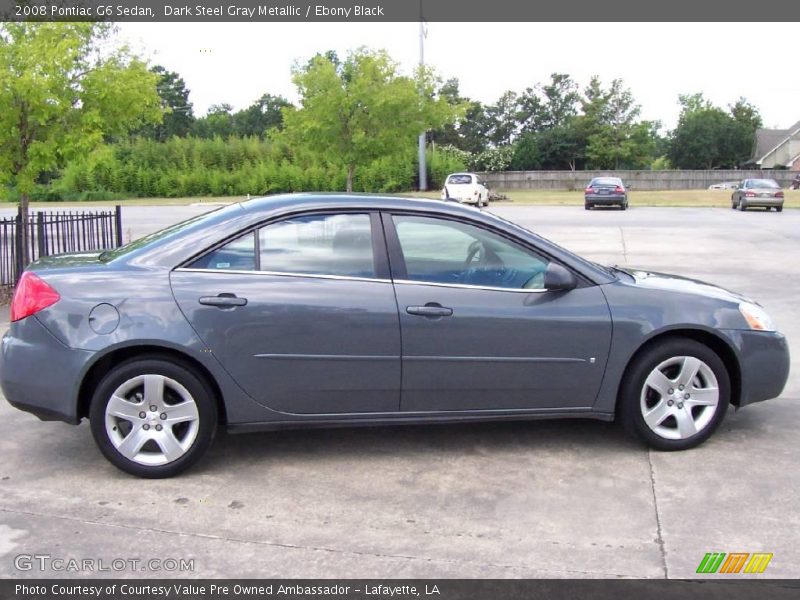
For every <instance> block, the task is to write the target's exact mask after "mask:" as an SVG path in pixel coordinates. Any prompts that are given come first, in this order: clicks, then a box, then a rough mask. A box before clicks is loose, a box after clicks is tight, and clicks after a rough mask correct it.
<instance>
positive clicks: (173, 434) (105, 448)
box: [89, 357, 217, 478]
mask: <svg viewBox="0 0 800 600" xmlns="http://www.w3.org/2000/svg"><path fill="white" fill-rule="evenodd" d="M89 412H90V414H89V418H90V421H91V429H92V435H93V436H94V439H95V442H96V443H97V446H98V448H100V451H101V452H102V453H103V455H104V456H105V457H106V458H107V459H108V460H109V461H110V462H111V463H112V464H113V465H114V466H115V467H117V468H119V469H121V470H122V471H125V472H126V473H130V474H132V475H137V476H139V477H148V478H161V477H171V476H173V475H177V474H178V473H180V472H182V471H184V470H185V469H187V468H189V467H190V466H191V465H193V464H194V463H195V462H196V461H197V460H198V459H199V458H200V457H201V456H202V455H203V454H204V453H205V451H206V450H207V449H208V447H209V446H210V445H211V442H212V440H213V439H214V434H215V433H216V429H217V410H216V405H215V402H214V396H213V394H212V392H211V391H210V390H209V388H208V385H207V384H206V383H205V381H204V380H203V379H202V378H201V377H199V376H198V375H197V374H196V373H195V372H194V371H193V370H191V369H190V368H188V367H186V366H184V365H182V364H179V363H176V362H172V361H171V360H168V359H166V358H160V357H153V358H141V359H133V360H130V361H126V362H124V363H122V364H120V365H119V366H117V367H115V368H114V369H113V370H112V371H111V372H109V373H108V374H107V375H106V376H105V377H104V378H103V380H102V381H101V382H100V384H99V385H98V386H97V389H96V390H95V393H94V396H93V398H92V404H91V408H90V411H89Z"/></svg>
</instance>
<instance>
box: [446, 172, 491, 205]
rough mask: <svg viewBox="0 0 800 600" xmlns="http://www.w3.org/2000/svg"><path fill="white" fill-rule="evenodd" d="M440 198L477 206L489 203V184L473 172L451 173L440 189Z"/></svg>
mask: <svg viewBox="0 0 800 600" xmlns="http://www.w3.org/2000/svg"><path fill="white" fill-rule="evenodd" d="M442 200H452V201H454V202H461V203H462V204H474V205H476V206H478V207H480V206H487V205H488V204H489V186H488V185H487V184H486V181H485V180H483V179H482V178H481V177H480V176H478V175H476V174H475V173H452V174H451V175H448V176H447V179H446V180H445V182H444V189H442Z"/></svg>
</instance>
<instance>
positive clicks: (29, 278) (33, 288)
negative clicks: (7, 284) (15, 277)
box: [11, 271, 61, 321]
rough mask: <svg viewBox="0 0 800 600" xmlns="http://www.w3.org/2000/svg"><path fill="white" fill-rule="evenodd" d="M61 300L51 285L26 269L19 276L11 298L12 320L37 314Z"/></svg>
mask: <svg viewBox="0 0 800 600" xmlns="http://www.w3.org/2000/svg"><path fill="white" fill-rule="evenodd" d="M59 300H61V296H59V294H58V292H57V291H55V290H54V289H53V288H52V287H50V285H48V284H47V283H46V282H45V281H44V280H42V279H41V278H40V277H37V276H36V275H34V274H33V273H31V272H30V271H25V272H24V273H23V274H22V277H20V278H19V283H17V289H16V290H14V298H13V299H12V300H11V321H19V320H20V319H24V318H25V317H30V316H31V315H35V314H36V313H37V312H39V311H40V310H44V309H45V308H47V307H48V306H52V305H53V304H55V303H56V302H58V301H59Z"/></svg>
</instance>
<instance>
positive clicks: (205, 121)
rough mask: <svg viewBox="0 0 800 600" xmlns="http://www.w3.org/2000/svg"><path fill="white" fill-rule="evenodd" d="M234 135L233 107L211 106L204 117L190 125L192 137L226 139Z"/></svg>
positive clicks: (224, 104)
mask: <svg viewBox="0 0 800 600" xmlns="http://www.w3.org/2000/svg"><path fill="white" fill-rule="evenodd" d="M233 134H234V126H233V107H232V106H231V105H230V104H226V103H222V104H212V105H211V106H210V107H209V108H208V111H207V112H206V115H205V116H204V117H201V118H200V119H197V120H196V121H195V122H194V124H193V125H192V135H195V136H197V137H200V138H207V139H210V138H214V137H220V138H223V139H225V138H228V137H230V136H232V135H233Z"/></svg>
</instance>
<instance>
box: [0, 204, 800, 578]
mask: <svg viewBox="0 0 800 600" xmlns="http://www.w3.org/2000/svg"><path fill="white" fill-rule="evenodd" d="M204 209H205V207H164V208H160V207H143V208H134V207H129V208H125V209H124V213H123V214H124V223H125V227H126V230H127V235H128V236H130V237H138V236H140V235H143V234H145V233H147V232H149V231H152V230H153V229H156V228H158V227H160V226H163V225H167V224H169V223H172V222H175V221H176V220H179V219H180V218H183V217H187V216H190V215H191V214H196V213H197V212H200V211H202V210H204ZM490 210H492V211H494V212H496V213H497V214H499V215H501V216H503V217H505V218H508V219H510V220H512V221H515V222H517V223H520V224H522V225H524V226H526V227H528V228H530V229H532V230H534V231H537V232H539V233H541V234H543V235H544V236H546V237H549V238H550V239H553V240H554V241H556V242H558V243H561V244H562V245H564V246H566V247H568V248H570V249H572V250H575V251H577V252H579V253H581V254H583V255H584V256H587V257H588V258H591V259H593V260H598V261H601V262H604V263H619V264H627V265H630V266H637V267H647V268H651V269H654V270H662V271H667V272H677V273H680V274H683V275H688V276H692V277H696V278H699V279H705V280H709V281H711V282H714V283H717V284H719V285H722V286H724V287H728V288H731V289H734V290H737V291H741V292H743V293H745V294H747V295H750V296H752V297H753V298H755V299H756V300H758V301H759V302H761V303H762V304H763V305H764V306H765V308H766V309H767V310H768V311H769V312H770V313H771V315H772V316H773V318H774V319H775V321H776V322H777V324H778V327H779V328H780V329H781V330H782V331H783V332H784V333H785V334H786V335H787V336H788V337H789V340H790V344H791V347H792V355H793V361H792V369H793V374H792V377H791V379H790V381H789V384H788V386H787V388H786V390H785V392H784V394H783V396H782V397H781V398H780V399H777V400H772V401H769V402H766V403H763V404H760V405H754V406H751V407H748V408H746V409H744V410H742V411H739V412H738V413H736V414H734V413H733V411H731V412H730V413H729V414H728V417H727V418H726V420H725V422H724V423H723V425H722V427H721V428H720V430H719V431H718V432H717V433H716V434H715V436H714V437H713V438H712V439H711V440H710V441H709V442H708V443H706V444H705V445H703V446H701V447H700V448H697V449H694V450H691V451H686V452H680V453H662V452H656V451H649V450H647V449H646V448H644V447H643V446H641V445H640V444H638V443H636V442H634V441H632V440H629V439H628V438H627V437H626V436H625V435H624V434H623V433H622V432H621V431H620V430H619V428H618V427H616V426H615V425H613V424H607V423H599V422H589V421H586V422H584V421H538V422H528V423H519V422H518V423H502V424H471V425H448V426H424V427H392V428H380V429H336V430H314V431H290V432H277V433H264V434H248V435H224V434H223V435H220V436H219V437H218V439H217V442H216V443H215V446H214V447H213V448H212V450H211V452H210V453H209V455H208V457H207V458H206V459H205V460H203V461H202V462H201V463H200V464H198V465H197V466H196V467H195V468H193V469H192V470H191V471H189V472H188V473H187V474H185V475H183V476H181V477H178V478H175V479H170V480H161V481H145V480H139V479H135V478H132V477H130V476H127V475H124V474H123V473H121V472H119V471H117V470H116V469H115V468H114V467H112V466H111V465H110V464H109V463H107V462H106V461H105V459H103V458H102V456H101V455H100V453H99V452H98V451H97V450H96V449H95V446H94V443H93V441H92V439H91V434H90V432H89V428H88V425H87V424H86V423H84V424H82V425H81V426H79V427H71V426H69V425H64V424H58V423H40V422H39V421H38V420H37V419H36V418H35V417H33V416H31V415H28V414H26V413H22V412H19V411H16V410H14V409H12V408H11V407H10V406H8V405H7V404H6V403H5V402H0V457H2V460H1V461H0V577H14V576H25V577H28V576H30V577H44V576H54V575H55V576H62V575H65V576H73V577H85V576H86V575H87V573H86V572H77V573H62V572H54V571H52V570H44V571H42V570H40V569H38V568H37V567H35V568H33V569H31V570H20V569H18V568H17V566H18V561H16V562H17V565H15V557H16V556H18V555H20V554H27V555H36V554H39V555H42V554H44V555H49V556H51V557H54V558H59V557H60V558H78V559H84V558H87V559H101V558H102V559H103V560H104V561H106V564H110V563H111V561H112V559H123V560H128V559H132V558H138V559H141V560H148V559H151V558H155V559H160V560H162V561H163V560H165V559H193V561H194V570H193V571H192V572H188V573H178V572H171V571H155V572H150V571H141V570H140V568H136V569H134V568H132V567H130V566H129V565H126V567H125V568H124V569H123V570H121V571H119V572H114V571H113V570H112V571H106V572H103V573H99V575H100V576H107V575H134V576H147V577H152V576H159V577H160V576H167V577H169V576H172V575H190V576H195V577H278V576H280V577H380V578H392V577H656V578H662V577H670V578H686V577H693V576H696V575H695V570H696V568H697V566H698V564H699V562H700V561H701V559H702V558H703V556H704V554H705V553H706V552H771V553H773V554H774V557H773V559H772V562H771V563H770V565H769V567H768V569H767V571H766V572H765V573H764V575H762V577H794V578H796V577H798V576H799V575H800V567H798V565H800V541H799V540H798V536H797V532H798V531H800V444H798V434H797V433H796V430H797V424H798V422H799V421H800V403H798V400H800V364H798V363H799V362H800V319H798V318H797V316H796V315H795V313H794V310H796V309H797V302H798V298H800V260H798V256H800V211H794V210H787V211H785V212H783V213H781V214H777V213H774V212H770V213H766V212H762V211H751V212H747V213H740V212H738V211H731V210H726V209H690V208H636V207H633V208H632V209H631V210H629V211H627V212H621V211H617V210H596V211H591V212H587V211H584V210H583V208H581V207H504V206H496V207H495V206H492V207H491V209H490ZM6 325H7V315H6V313H5V312H3V313H2V316H0V330H5V327H6ZM42 368H43V369H46V368H47V365H42ZM96 575H97V574H96ZM714 577H720V576H714ZM731 577H740V578H741V577H751V576H750V575H748V576H744V575H734V576H731Z"/></svg>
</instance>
